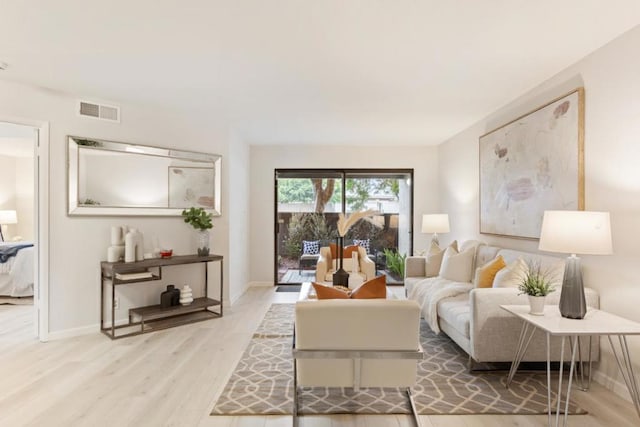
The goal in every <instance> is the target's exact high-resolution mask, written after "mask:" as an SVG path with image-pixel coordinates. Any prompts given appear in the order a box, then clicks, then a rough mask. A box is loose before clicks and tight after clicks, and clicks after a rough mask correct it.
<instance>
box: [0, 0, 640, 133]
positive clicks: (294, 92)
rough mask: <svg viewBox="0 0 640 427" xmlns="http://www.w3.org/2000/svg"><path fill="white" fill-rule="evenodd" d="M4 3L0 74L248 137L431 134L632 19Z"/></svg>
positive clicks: (599, 6)
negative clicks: (169, 112) (167, 111)
mask: <svg viewBox="0 0 640 427" xmlns="http://www.w3.org/2000/svg"><path fill="white" fill-rule="evenodd" d="M0 8H1V13H0V61H4V62H6V63H8V64H9V67H8V69H7V70H5V71H3V72H0V78H1V79H6V80H15V81H21V82H27V83H31V84H35V85H39V86H44V87H47V88H51V89H55V90H61V91H65V92H68V93H71V94H74V95H75V96H82V97H85V98H90V99H94V100H102V101H105V102H111V103H135V104H143V105H157V106H160V107H167V108H172V109H178V110H180V111H182V112H185V113H189V114H197V115H199V116H197V117H202V118H206V120H209V121H211V120H218V121H220V123H226V124H229V125H230V126H231V127H232V129H234V130H235V132H236V133H237V134H238V135H239V136H240V137H241V138H243V139H245V140H246V141H248V142H249V143H251V144H270V143H277V144H288V143H327V144H340V143H348V144H361V143H362V144H364V143H369V144H434V143H439V142H442V141H443V140H445V139H446V138H448V137H450V136H452V135H454V134H455V133H457V132H459V131H461V130H463V129H464V128H466V127H467V126H469V125H471V124H472V123H474V122H475V121H477V120H479V119H481V118H482V117H484V116H486V115H488V114H489V113H491V112H492V111H495V110H496V109H498V108H499V107H501V106H503V105H504V104H506V103H508V102H509V101H512V100H513V99H515V98H517V97H518V96H520V95H521V94H523V93H524V92H525V91H527V90H529V89H531V88H533V87H534V86H535V85H537V84H539V83H541V82H542V81H544V80H546V79H547V78H549V77H551V76H552V75H554V74H555V73H557V72H559V71H560V70H562V69H563V68H565V67H567V66H569V65H571V64H572V63H574V62H576V61H577V60H579V59H581V58H582V57H584V56H585V55H587V54H589V53H590V52H592V51H594V50H596V49H597V48H599V47H601V46H602V45H604V44H606V43H607V42H608V41H610V40H612V39H613V38H615V37H617V36H619V35H620V34H622V33H623V32H625V31H627V30H629V29H631V28H632V27H634V26H636V25H638V24H639V23H640V1H638V0H562V1H558V0H536V1H531V0H482V1H478V0H448V1H447V0H269V1H265V0H217V1H216V0H189V1H184V0H183V1H177V0H163V1H160V0H136V1H130V0H127V1H124V0H111V1H107V2H92V1H86V0H75V1H69V0H58V1H55V2H53V1H48V0H41V1H28V2H27V1H4V2H1V6H0ZM125 114H126V111H123V117H124V115H125Z"/></svg>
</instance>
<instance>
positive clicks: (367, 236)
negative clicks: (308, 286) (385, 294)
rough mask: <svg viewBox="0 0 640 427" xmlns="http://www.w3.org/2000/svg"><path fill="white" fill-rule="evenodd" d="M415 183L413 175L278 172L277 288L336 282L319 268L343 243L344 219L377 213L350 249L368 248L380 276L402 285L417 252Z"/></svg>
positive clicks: (356, 230) (350, 238)
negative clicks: (329, 250) (340, 226)
mask: <svg viewBox="0 0 640 427" xmlns="http://www.w3.org/2000/svg"><path fill="white" fill-rule="evenodd" d="M412 181H413V169H276V171H275V216H274V217H275V224H274V234H275V238H274V241H275V266H274V283H275V284H276V285H296V284H300V283H303V282H310V281H320V282H328V281H331V277H330V275H331V271H330V270H329V271H328V272H327V273H326V274H325V277H318V275H320V276H322V270H317V268H316V267H317V263H318V260H319V259H320V252H321V251H322V249H321V248H323V247H325V248H326V247H329V246H330V245H331V244H336V242H337V237H338V232H337V222H338V218H339V215H340V214H341V213H343V214H346V215H347V216H348V215H350V214H352V213H354V212H361V211H365V210H371V211H374V212H375V213H374V214H372V215H371V216H369V217H366V218H363V219H361V220H360V221H358V222H357V223H355V224H354V225H353V226H352V227H351V228H350V229H349V231H348V232H347V234H346V235H345V236H344V237H345V238H344V245H345V246H347V245H356V246H362V247H364V250H365V252H366V257H367V258H369V260H370V261H371V262H372V263H373V264H375V275H377V276H379V275H386V281H387V284H389V285H402V284H403V274H404V258H405V257H406V256H407V255H409V254H411V253H412V250H413V247H412V246H413V239H412V236H413V228H412V225H413V187H412V185H411V183H412ZM369 264H371V263H369Z"/></svg>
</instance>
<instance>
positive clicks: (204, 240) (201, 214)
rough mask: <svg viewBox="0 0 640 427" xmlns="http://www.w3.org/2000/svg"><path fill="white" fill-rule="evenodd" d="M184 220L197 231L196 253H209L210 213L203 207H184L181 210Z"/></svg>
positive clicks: (204, 254)
mask: <svg viewBox="0 0 640 427" xmlns="http://www.w3.org/2000/svg"><path fill="white" fill-rule="evenodd" d="M182 216H183V217H184V222H186V223H187V224H189V225H191V226H192V227H193V228H195V229H196V231H197V232H198V255H199V256H207V255H209V230H210V229H211V228H213V223H212V222H211V217H212V215H211V214H210V213H208V212H207V211H205V210H204V209H203V208H194V207H191V208H189V209H185V210H183V211H182Z"/></svg>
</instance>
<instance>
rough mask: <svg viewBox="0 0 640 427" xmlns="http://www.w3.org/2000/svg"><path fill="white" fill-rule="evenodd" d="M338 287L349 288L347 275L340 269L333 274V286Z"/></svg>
mask: <svg viewBox="0 0 640 427" xmlns="http://www.w3.org/2000/svg"><path fill="white" fill-rule="evenodd" d="M338 285H340V286H346V287H349V273H347V272H346V271H345V270H343V269H342V268H339V269H338V270H337V271H336V272H335V273H333V286H338Z"/></svg>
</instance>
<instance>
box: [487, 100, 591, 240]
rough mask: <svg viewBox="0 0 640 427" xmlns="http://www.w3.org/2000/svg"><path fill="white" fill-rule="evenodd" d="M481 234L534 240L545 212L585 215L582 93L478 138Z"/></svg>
mask: <svg viewBox="0 0 640 427" xmlns="http://www.w3.org/2000/svg"><path fill="white" fill-rule="evenodd" d="M479 152H480V168H479V170H480V233H482V234H495V235H501V236H509V237H519V238H526V239H538V238H539V237H540V227H541V225H542V216H543V213H544V211H545V210H580V209H584V89H583V88H578V89H575V90H574V91H572V92H570V93H568V94H566V95H564V96H562V97H560V98H557V99H555V100H553V101H551V102H549V103H547V104H545V105H543V106H541V107H539V108H537V109H535V110H534V111H531V112H529V113H527V114H525V115H523V116H521V117H518V118H517V119H515V120H513V121H511V122H509V123H507V124H505V125H503V126H501V127H499V128H497V129H494V130H492V131H491V132H489V133H487V134H485V135H482V136H481V137H480V147H479Z"/></svg>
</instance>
